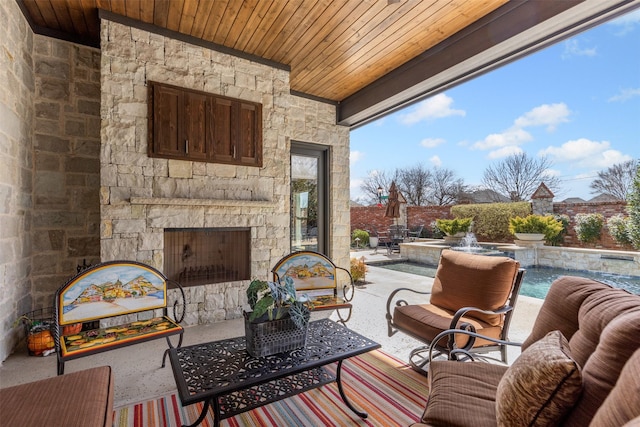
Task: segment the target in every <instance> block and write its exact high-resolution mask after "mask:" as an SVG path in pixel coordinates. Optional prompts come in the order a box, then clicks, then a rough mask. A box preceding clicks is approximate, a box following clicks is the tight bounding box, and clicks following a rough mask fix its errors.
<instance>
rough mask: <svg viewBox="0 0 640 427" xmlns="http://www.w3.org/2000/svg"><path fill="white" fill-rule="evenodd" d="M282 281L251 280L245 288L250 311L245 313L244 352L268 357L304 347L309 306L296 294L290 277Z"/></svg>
mask: <svg viewBox="0 0 640 427" xmlns="http://www.w3.org/2000/svg"><path fill="white" fill-rule="evenodd" d="M283 282H284V283H282V282H270V281H265V280H257V279H255V280H253V281H252V282H251V283H250V284H249V288H248V289H247V299H248V301H249V306H250V307H251V311H250V312H246V311H245V312H244V319H245V320H244V324H245V336H246V341H247V351H248V352H249V354H251V355H252V356H268V355H271V354H276V353H281V352H283V351H289V350H294V349H296V348H301V347H304V345H305V344H306V342H307V329H308V325H309V317H310V309H309V302H308V299H307V298H306V297H304V296H303V297H301V298H298V297H296V290H295V286H294V283H293V279H292V278H291V277H288V276H285V278H284V281H283Z"/></svg>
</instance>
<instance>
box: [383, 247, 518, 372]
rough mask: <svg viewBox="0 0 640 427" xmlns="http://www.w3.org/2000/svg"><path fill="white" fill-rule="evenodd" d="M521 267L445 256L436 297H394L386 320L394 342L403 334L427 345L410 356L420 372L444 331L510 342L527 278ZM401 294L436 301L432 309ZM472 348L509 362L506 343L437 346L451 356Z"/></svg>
mask: <svg viewBox="0 0 640 427" xmlns="http://www.w3.org/2000/svg"><path fill="white" fill-rule="evenodd" d="M519 267H520V263H518V262H517V261H515V260H513V259H511V258H508V257H503V256H484V255H476V254H470V253H465V252H459V251H454V250H449V249H445V250H443V251H442V253H441V255H440V262H439V265H438V269H437V271H436V275H435V278H434V281H433V288H432V290H431V292H426V291H416V290H413V289H408V288H399V289H396V290H395V291H393V292H392V293H391V295H390V296H389V299H388V300H387V314H386V317H387V324H388V333H389V336H392V335H394V334H395V333H396V332H398V331H401V332H404V333H405V334H407V335H409V336H411V337H413V338H415V339H417V340H419V341H422V342H423V343H424V344H425V345H424V346H421V347H418V348H416V349H414V350H413V351H412V352H411V355H410V360H409V361H410V363H411V365H412V366H413V367H414V369H416V370H418V371H420V370H426V368H427V366H426V365H427V364H428V357H425V356H427V355H426V351H427V350H428V348H429V345H430V344H431V343H432V341H433V339H434V338H435V337H436V336H437V335H438V334H439V333H441V332H442V331H444V330H447V329H455V328H459V329H465V330H469V331H472V332H477V333H480V334H482V335H486V336H490V337H492V338H495V339H498V340H501V341H508V340H509V338H508V332H509V324H510V322H511V316H512V315H513V309H514V307H515V305H516V301H517V298H518V293H519V291H520V285H521V283H522V277H523V275H524V269H521V268H519ZM400 292H404V293H406V292H412V293H413V294H414V295H415V294H421V295H429V294H430V295H431V297H430V300H429V302H428V303H427V302H422V303H420V302H418V301H415V302H412V303H409V302H408V301H407V300H404V299H397V298H398V297H397V295H398V294H399V293H400ZM416 299H417V298H416ZM466 346H470V347H471V351H473V352H475V353H488V352H492V351H500V359H501V360H502V361H503V362H505V363H506V362H507V346H506V345H505V344H501V343H495V342H489V341H487V340H482V339H478V340H475V341H473V340H470V339H469V337H468V336H456V337H455V339H454V338H453V337H451V339H447V338H445V339H442V340H439V342H436V343H435V344H434V347H435V348H436V349H437V351H438V352H439V353H441V354H443V355H447V356H448V355H449V352H450V350H452V349H454V348H456V347H457V348H465V347H466Z"/></svg>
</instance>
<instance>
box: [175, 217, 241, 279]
mask: <svg viewBox="0 0 640 427" xmlns="http://www.w3.org/2000/svg"><path fill="white" fill-rule="evenodd" d="M250 238H251V229H250V228H172V229H165V230H164V274H165V275H166V276H167V277H168V278H169V279H173V280H176V281H178V282H179V283H180V284H181V285H182V286H197V285H206V284H212V283H221V282H231V281H237V280H247V279H249V276H250V265H251V262H250V261H251V259H250V258H251V252H250V246H249V242H250Z"/></svg>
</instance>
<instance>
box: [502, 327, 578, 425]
mask: <svg viewBox="0 0 640 427" xmlns="http://www.w3.org/2000/svg"><path fill="white" fill-rule="evenodd" d="M581 391H582V375H581V374H580V366H578V364H577V363H576V362H575V361H574V360H573V359H572V358H571V352H570V349H569V343H568V342H567V340H566V338H565V337H564V336H563V335H562V333H561V332H560V331H552V332H549V333H548V334H547V335H546V336H545V337H544V338H542V339H541V340H540V341H538V342H536V343H534V344H533V345H531V346H530V347H529V348H527V349H526V350H525V351H524V352H523V353H522V354H521V355H520V357H518V359H516V361H515V362H514V363H513V365H511V366H510V367H509V369H507V372H505V374H504V375H503V376H502V379H501V380H500V383H499V384H498V388H497V391H496V420H497V423H498V426H503V427H516V426H518V427H519V426H553V425H559V424H560V422H561V421H562V419H563V418H564V416H565V415H566V414H567V413H568V412H569V411H570V410H571V408H572V407H573V405H574V404H575V402H576V401H577V400H578V397H579V396H580V392H581Z"/></svg>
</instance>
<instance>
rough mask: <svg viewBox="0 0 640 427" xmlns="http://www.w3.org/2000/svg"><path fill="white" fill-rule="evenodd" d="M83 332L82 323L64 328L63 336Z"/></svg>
mask: <svg viewBox="0 0 640 427" xmlns="http://www.w3.org/2000/svg"><path fill="white" fill-rule="evenodd" d="M81 330H82V323H74V324H72V325H65V326H63V327H62V335H65V336H66V335H76V334H77V333H78V332H80V331H81Z"/></svg>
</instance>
